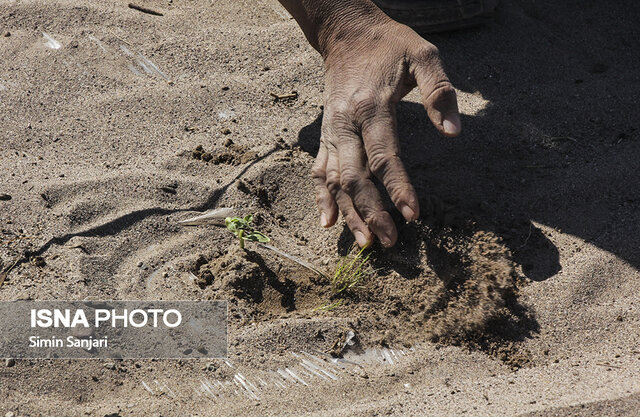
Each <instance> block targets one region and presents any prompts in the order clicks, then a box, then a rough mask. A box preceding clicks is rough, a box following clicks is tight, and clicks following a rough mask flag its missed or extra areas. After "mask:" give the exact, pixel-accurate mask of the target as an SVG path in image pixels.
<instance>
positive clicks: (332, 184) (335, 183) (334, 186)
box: [326, 172, 340, 196]
mask: <svg viewBox="0 0 640 417" xmlns="http://www.w3.org/2000/svg"><path fill="white" fill-rule="evenodd" d="M326 184H327V189H328V190H329V192H330V193H331V194H332V195H334V196H335V195H337V194H338V192H339V191H340V177H339V176H338V175H337V173H333V172H331V173H327V183H326Z"/></svg>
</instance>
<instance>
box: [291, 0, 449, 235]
mask: <svg viewBox="0 0 640 417" xmlns="http://www.w3.org/2000/svg"><path fill="white" fill-rule="evenodd" d="M280 3H282V4H283V6H284V7H285V8H287V10H288V11H289V12H290V13H291V14H292V15H293V17H294V18H295V19H296V21H297V22H298V24H299V25H300V27H301V28H302V30H303V31H304V33H305V35H306V37H307V39H308V40H309V42H310V43H311V45H312V46H313V47H314V48H315V49H316V50H317V51H318V52H320V54H321V55H322V57H323V58H324V63H325V72H326V76H325V106H324V118H323V120H322V136H321V139H320V150H319V152H318V156H317V159H316V162H315V164H314V167H313V171H312V177H313V180H314V182H315V189H316V201H317V204H318V208H319V210H320V223H321V224H322V226H324V227H330V226H332V225H333V224H335V222H336V221H337V218H338V209H340V211H341V212H342V214H343V216H344V218H345V221H346V223H347V225H348V226H349V228H350V229H351V231H352V233H353V234H354V237H355V239H356V241H357V242H358V244H359V245H360V246H366V245H368V244H370V243H371V242H372V241H373V238H374V235H375V236H377V237H378V239H379V240H380V242H381V243H382V244H383V245H384V246H386V247H390V246H393V245H394V244H395V243H396V240H397V237H398V236H397V230H396V227H395V225H394V223H393V220H392V219H391V216H390V215H389V213H388V212H386V211H385V210H384V208H383V205H382V199H381V196H380V194H379V193H378V191H377V189H376V187H375V185H374V184H373V182H372V181H371V177H372V175H375V176H376V177H377V178H378V179H379V180H380V181H382V183H383V184H384V186H385V188H386V190H387V192H388V193H389V195H390V197H391V199H392V201H393V202H394V204H395V205H396V207H397V208H398V210H400V212H401V213H402V215H403V216H404V218H405V219H406V220H407V221H411V220H415V219H417V218H418V215H419V210H420V209H419V207H418V198H417V196H416V193H415V191H414V188H413V186H412V185H411V181H410V179H409V177H408V175H407V172H406V170H405V168H404V165H403V163H402V161H401V160H400V158H399V156H398V154H399V145H398V134H397V130H396V115H395V111H396V104H397V103H398V102H399V101H400V100H401V99H402V98H403V97H404V96H405V95H407V94H408V93H409V92H410V91H411V90H412V89H413V88H414V87H416V86H418V88H419V89H420V92H421V94H422V98H423V103H424V106H425V109H426V110H427V113H428V115H429V118H430V119H431V121H432V122H433V124H434V126H435V127H436V128H437V129H438V131H440V133H442V134H443V135H446V136H456V135H458V134H459V133H460V128H461V126H460V116H459V114H458V105H457V101H456V94H455V91H454V89H453V86H452V85H451V83H450V82H449V80H448V78H447V76H446V74H445V72H444V70H443V66H442V62H441V60H440V58H439V56H438V50H437V48H436V47H435V46H433V45H432V44H431V43H429V42H427V41H426V40H424V39H423V38H422V37H420V36H419V35H418V34H416V33H415V32H414V31H413V30H412V29H411V28H409V27H407V26H405V25H402V24H400V23H397V22H395V21H393V20H392V19H390V18H389V17H387V16H386V15H385V14H384V13H383V12H382V11H381V10H380V9H378V8H377V7H376V6H375V5H374V4H373V3H372V2H371V1H370V0H280Z"/></svg>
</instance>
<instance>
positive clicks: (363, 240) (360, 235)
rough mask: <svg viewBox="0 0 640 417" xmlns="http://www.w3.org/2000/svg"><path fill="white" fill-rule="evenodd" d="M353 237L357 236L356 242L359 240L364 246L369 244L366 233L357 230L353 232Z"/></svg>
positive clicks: (360, 244)
mask: <svg viewBox="0 0 640 417" xmlns="http://www.w3.org/2000/svg"><path fill="white" fill-rule="evenodd" d="M353 237H355V238H356V242H358V245H359V246H360V247H361V248H363V247H365V246H367V245H368V244H369V241H368V240H367V238H366V237H365V236H364V233H362V232H360V231H358V230H356V231H355V232H353Z"/></svg>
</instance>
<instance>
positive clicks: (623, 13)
mask: <svg viewBox="0 0 640 417" xmlns="http://www.w3.org/2000/svg"><path fill="white" fill-rule="evenodd" d="M558 3H559V2H552V1H546V0H545V1H536V2H531V1H522V2H518V1H515V0H514V1H503V2H502V5H501V7H500V8H499V10H498V13H497V16H496V19H495V22H494V23H492V24H490V25H488V26H486V27H484V28H481V29H474V30H468V31H461V32H456V33H452V34H446V35H438V36H435V35H434V36H430V37H429V39H430V40H432V42H434V43H435V44H436V45H437V46H438V47H439V48H440V50H441V53H442V55H443V58H444V59H445V62H446V63H447V65H448V69H449V75H450V77H451V79H452V81H453V82H454V85H456V87H457V88H458V89H459V97H460V107H461V110H462V112H463V113H464V115H463V126H464V133H463V135H462V136H461V137H460V138H457V139H454V140H452V139H445V138H441V137H439V136H438V135H437V134H436V132H435V130H434V129H433V128H432V127H431V126H430V124H429V122H428V121H427V119H426V116H425V114H424V111H423V109H422V108H421V106H420V104H419V97H418V95H417V94H416V93H415V92H414V93H412V94H411V95H409V96H408V97H407V99H406V101H404V102H403V103H401V105H400V108H399V112H398V113H399V124H400V133H401V136H402V141H403V150H404V152H405V155H406V158H405V160H406V161H407V165H408V167H409V171H410V173H411V176H412V178H414V181H415V183H416V186H417V189H418V190H419V193H420V195H421V198H423V200H424V205H423V207H425V208H426V207H429V209H425V210H424V211H425V215H424V218H423V219H422V220H421V221H420V222H418V223H417V224H411V225H402V226H401V228H400V234H401V239H400V240H401V242H400V244H399V245H398V247H397V248H394V249H391V250H386V251H385V250H382V249H381V248H374V250H373V253H372V258H371V259H372V260H371V265H370V268H371V270H372V271H373V272H372V274H371V275H370V276H368V277H367V279H365V280H364V282H363V287H362V288H360V289H358V290H357V291H354V292H352V293H350V294H348V296H347V297H345V298H344V300H343V301H342V302H343V305H341V306H340V307H338V308H336V309H333V310H331V311H319V310H317V307H321V306H323V305H328V304H329V303H332V302H335V301H336V299H335V297H334V298H332V297H331V290H330V285H329V283H328V282H327V281H326V280H323V279H320V278H319V277H317V276H315V275H314V274H312V273H309V272H308V271H306V270H304V269H301V268H300V267H298V266H296V265H294V264H292V263H290V262H289V261H287V260H285V259H282V258H280V257H278V256H277V255H275V254H273V253H271V252H268V251H264V250H262V249H258V248H256V247H255V246H253V247H249V251H248V252H247V253H241V252H239V251H238V250H237V249H236V248H235V243H234V242H233V240H232V239H231V236H228V234H227V233H226V231H224V230H223V229H219V228H215V227H197V228H185V227H181V226H179V225H178V221H180V220H183V219H185V218H187V217H190V216H193V215H195V214H196V213H197V212H201V211H204V210H207V209H210V208H215V207H236V208H237V209H238V210H239V211H240V212H241V213H242V214H245V213H255V214H256V220H257V222H258V224H259V225H260V227H261V230H263V231H265V232H266V233H267V234H269V236H271V238H272V242H273V245H274V246H277V247H278V248H280V249H282V250H285V251H287V252H289V253H291V254H293V255H295V256H298V257H301V258H303V259H306V260H307V261H309V262H312V263H314V264H315V265H317V266H318V267H319V268H322V269H324V270H325V271H327V272H330V271H331V270H333V268H335V265H336V264H337V263H338V262H339V260H340V257H341V256H344V255H346V254H347V253H348V252H349V250H350V247H351V244H352V240H351V239H350V237H349V234H348V233H347V232H346V231H345V230H344V225H343V224H342V223H341V224H339V225H338V227H335V228H333V229H330V230H322V229H321V228H320V227H319V225H318V220H317V218H316V211H315V207H314V202H313V195H312V187H311V183H310V180H309V171H310V167H311V164H312V161H313V157H314V155H315V152H316V151H317V141H318V136H319V120H320V118H321V114H322V110H321V104H322V83H323V77H322V67H321V61H320V59H319V57H318V56H317V54H316V53H315V51H313V50H312V49H311V48H310V47H309V46H308V45H307V43H306V41H305V40H304V37H303V36H302V34H301V32H300V31H299V29H298V28H297V26H296V24H295V22H294V21H293V20H291V19H290V18H289V16H288V15H287V14H286V12H285V11H284V10H283V9H282V8H281V7H280V6H279V4H278V3H277V2H276V1H273V0H255V1H232V0H220V1H204V0H196V1H184V0H173V1H170V0H169V1H160V0H154V1H146V2H144V3H142V4H144V5H146V6H148V7H152V8H155V9H157V10H161V11H162V12H163V13H164V16H152V15H147V14H143V13H140V12H138V11H135V10H131V9H129V8H128V7H127V2H125V1H113V0H108V1H104V2H97V1H94V2H89V1H81V0H57V1H42V0H40V1H36V0H4V1H3V2H2V3H1V4H0V34H2V33H4V34H3V35H2V36H1V37H0V120H1V123H2V124H1V127H0V141H1V143H2V146H1V148H0V172H2V175H1V176H0V194H6V195H8V196H10V197H11V198H10V199H8V198H9V197H6V196H5V197H3V199H2V200H1V201H0V231H1V233H2V235H1V236H0V238H1V239H2V245H1V246H0V262H2V266H3V269H7V268H9V267H10V266H12V265H13V264H14V263H15V262H16V260H17V261H18V264H17V265H16V266H15V268H14V269H13V270H12V271H11V272H10V273H9V274H8V276H7V278H6V280H5V282H4V283H3V284H2V286H1V287H0V299H2V300H14V299H85V298H92V299H167V300H171V299H192V300H198V299H214V298H225V299H228V300H229V302H230V306H231V307H230V312H231V315H230V346H229V348H230V354H229V360H228V361H227V362H224V361H220V360H218V361H168V360H167V361H162V360H157V361H136V360H124V361H106V360H104V361H98V360H91V361H69V360H56V361H47V360H37V361H36V360H18V361H15V363H13V362H7V363H6V366H5V365H4V364H2V366H0V415H5V413H10V412H12V413H14V414H13V415H15V416H22V415H28V416H35V415H56V416H57V415H60V416H63V415H64V416H66V415H69V416H72V415H73V416H75V415H97V416H117V415H121V416H161V415H163V416H167V415H200V416H204V415H220V416H226V415H261V416H263V415H273V416H287V415H290V416H299V415H313V416H374V415H406V416H415V415H433V416H443V415H452V416H454V415H455V416H459V415H477V416H487V415H491V416H501V415H508V416H515V415H527V416H529V415H531V416H548V415H554V416H577V415H603V416H609V415H611V416H614V415H616V416H618V415H638V406H639V405H640V346H639V341H640V334H639V331H640V310H639V309H640V299H639V296H638V294H640V272H639V271H638V268H639V266H640V226H639V225H640V210H639V208H640V195H639V192H638V184H639V183H640V181H639V180H640V174H639V172H640V171H639V170H638V169H637V168H638V161H639V160H640V142H639V133H638V129H639V119H638V97H639V96H640V72H638V68H639V67H640V59H639V58H640V52H638V51H640V33H639V31H640V29H639V28H638V25H637V22H638V21H640V7H639V6H638V5H637V4H636V3H637V2H634V1H631V0H625V1H618V2H615V4H613V3H612V4H610V3H609V2H602V1H599V2H596V1H592V2H581V1H566V2H560V4H558ZM7 32H8V33H7ZM5 35H9V36H5ZM291 91H296V92H297V93H298V98H297V99H295V100H293V101H291V102H287V103H274V101H273V98H272V97H271V96H270V93H278V94H281V93H290V92H291ZM198 146H202V150H203V152H204V153H207V154H209V155H208V156H207V157H205V159H207V160H203V159H202V152H196V153H195V156H199V158H194V152H193V151H194V150H196V148H197V147H198ZM209 156H210V158H209ZM349 332H353V333H354V334H356V336H357V340H358V343H357V344H356V346H355V348H354V349H351V351H346V352H337V353H342V354H344V355H346V357H347V358H349V359H351V360H352V361H353V362H354V363H357V364H358V365H352V364H349V363H347V362H344V361H343V362H338V363H335V362H332V359H331V358H330V356H328V355H327V356H323V353H331V352H333V353H334V354H335V353H336V351H335V348H334V345H335V344H336V341H338V344H339V343H340V341H341V340H344V337H345V335H347V334H349ZM371 349H376V350H375V351H373V353H371V352H372V350H371ZM361 350H365V351H367V352H369V353H368V354H367V355H361V354H358V352H359V351H361ZM307 354H312V356H305V355H307ZM305 358H306V359H305ZM381 358H382V359H381ZM303 359H305V360H307V359H308V360H310V361H311V362H313V363H314V364H316V366H317V367H318V369H323V370H325V371H326V372H327V373H321V372H318V373H320V376H318V375H316V374H314V373H313V372H312V371H310V370H309V369H308V367H307V368H304V367H303V366H302V365H301V363H303V361H302V360H303ZM9 365H11V366H9ZM286 368H288V369H291V370H295V372H296V375H298V376H299V377H300V380H302V381H304V383H302V382H301V381H300V380H295V378H293V377H291V376H289V377H278V375H277V373H274V371H277V369H281V370H282V369H286ZM312 369H316V368H312ZM238 373H241V375H242V377H241V378H243V377H244V378H246V380H248V381H250V382H252V383H253V384H254V385H255V387H254V388H251V389H250V390H247V389H245V388H244V387H243V386H242V385H241V384H240V383H239V382H238V380H237V378H236V380H235V381H236V382H234V377H235V376H236V375H237V374H238ZM329 374H330V375H331V376H332V377H329V376H328V375H329ZM334 377H335V378H334ZM259 378H260V379H262V380H263V381H264V382H265V384H264V385H263V384H261V383H260V382H259ZM278 378H280V379H278ZM202 381H220V384H221V385H219V386H218V387H219V388H216V390H213V391H212V392H211V393H210V392H207V389H206V388H203V387H204V385H203V382H202ZM205 385H206V384H205ZM251 393H253V394H255V396H253V395H251ZM7 415H11V414H7Z"/></svg>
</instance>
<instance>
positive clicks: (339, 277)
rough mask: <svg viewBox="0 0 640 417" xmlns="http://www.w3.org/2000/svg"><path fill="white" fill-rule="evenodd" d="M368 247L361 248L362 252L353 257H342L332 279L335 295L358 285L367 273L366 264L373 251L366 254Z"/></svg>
mask: <svg viewBox="0 0 640 417" xmlns="http://www.w3.org/2000/svg"><path fill="white" fill-rule="evenodd" d="M365 249H366V247H364V248H362V249H360V252H358V254H357V255H356V256H354V257H353V258H352V259H349V257H348V256H345V257H344V258H342V260H341V261H340V263H339V264H338V266H337V267H336V273H335V274H333V278H332V279H331V286H332V287H333V293H334V295H338V294H341V293H343V292H344V291H347V290H349V289H351V288H354V287H357V286H358V284H360V282H361V281H362V279H363V278H364V277H365V275H366V274H367V271H366V266H367V261H368V260H369V257H370V256H371V253H368V254H367V255H364V251H365Z"/></svg>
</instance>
